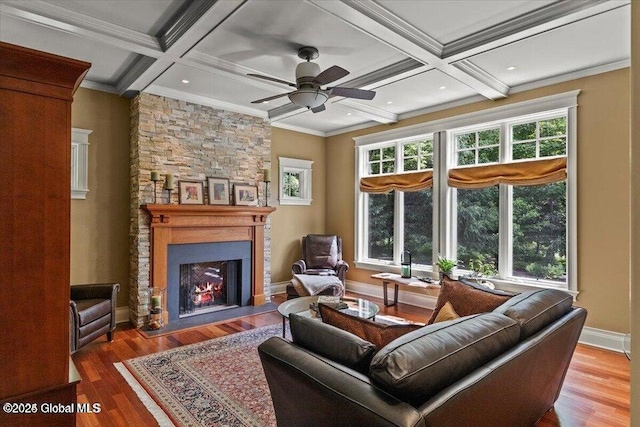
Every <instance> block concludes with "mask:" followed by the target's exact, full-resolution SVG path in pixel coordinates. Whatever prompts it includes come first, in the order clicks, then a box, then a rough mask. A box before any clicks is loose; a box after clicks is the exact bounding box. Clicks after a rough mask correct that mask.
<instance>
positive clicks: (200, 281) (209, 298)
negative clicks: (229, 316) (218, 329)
mask: <svg viewBox="0 0 640 427" xmlns="http://www.w3.org/2000/svg"><path fill="white" fill-rule="evenodd" d="M239 267H240V260H227V261H213V262H197V263H190V264H181V265H180V311H179V317H187V316H193V315H196V314H204V313H208V312H210V311H216V310H222V309H227V308H232V307H237V306H238V300H239V295H238V290H239V287H238V283H237V282H238V278H239V277H240V274H239V273H240V272H239Z"/></svg>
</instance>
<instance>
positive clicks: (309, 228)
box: [270, 127, 334, 283]
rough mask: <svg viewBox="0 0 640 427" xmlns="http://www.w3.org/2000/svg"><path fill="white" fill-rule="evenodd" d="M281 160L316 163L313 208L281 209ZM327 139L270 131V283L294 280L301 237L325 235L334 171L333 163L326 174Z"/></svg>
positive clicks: (291, 207) (295, 207)
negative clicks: (327, 179)
mask: <svg viewBox="0 0 640 427" xmlns="http://www.w3.org/2000/svg"><path fill="white" fill-rule="evenodd" d="M278 157H290V158H294V159H303V160H313V175H312V185H313V186H312V189H311V193H312V198H313V201H312V202H311V206H289V205H287V206H279V205H278V203H277V200H278V189H279V179H278V178H279V177H278V168H279V163H278ZM326 167H327V164H326V161H325V138H323V137H319V136H313V135H308V134H304V133H299V132H294V131H290V130H285V129H279V128H276V127H273V128H272V129H271V176H272V182H271V188H270V193H271V202H272V205H273V206H276V207H277V209H276V211H275V212H274V213H273V214H272V215H271V282H272V283H278V282H284V281H287V280H289V279H291V264H293V263H294V262H295V261H297V260H299V259H300V256H301V246H300V242H301V239H302V236H304V235H307V234H310V233H318V234H321V233H324V230H325V206H326V194H325V188H326V187H325V173H326V172H331V171H333V170H334V165H333V160H332V164H331V165H329V170H328V171H327V170H326Z"/></svg>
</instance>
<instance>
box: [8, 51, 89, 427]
mask: <svg viewBox="0 0 640 427" xmlns="http://www.w3.org/2000/svg"><path fill="white" fill-rule="evenodd" d="M90 66H91V64H89V63H86V62H81V61H76V60H73V59H68V58H63V57H60V56H56V55H51V54H48V53H44V52H39V51H35V50H31V49H27V48H24V47H20V46H15V45H11V44H7V43H1V42H0V402H1V403H2V404H3V405H4V404H5V403H7V402H29V403H33V402H35V403H36V404H37V405H38V407H37V411H36V412H37V413H36V414H23V415H15V414H7V413H6V412H5V410H2V411H0V425H3V426H4V425H45V424H46V425H75V414H74V413H72V414H44V413H43V411H42V407H41V406H40V405H41V404H42V403H45V404H49V403H50V404H54V405H55V404H69V403H75V402H76V384H77V382H78V380H79V378H77V376H74V375H73V371H75V367H74V366H73V363H72V362H71V361H70V358H69V286H70V285H69V244H70V203H71V184H70V182H71V160H70V158H71V102H72V101H73V94H74V92H75V90H76V89H77V88H78V86H79V84H80V82H81V81H82V79H83V78H84V76H85V74H86V73H87V71H88V69H89V67H90ZM3 409H4V406H3ZM41 417H42V418H41Z"/></svg>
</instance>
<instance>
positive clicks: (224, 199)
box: [207, 178, 230, 205]
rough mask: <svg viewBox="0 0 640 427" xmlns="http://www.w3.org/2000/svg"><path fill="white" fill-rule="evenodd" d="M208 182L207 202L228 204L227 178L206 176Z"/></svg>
mask: <svg viewBox="0 0 640 427" xmlns="http://www.w3.org/2000/svg"><path fill="white" fill-rule="evenodd" d="M207 182H208V183H209V204H210V205H228V204H229V199H230V195H229V180H228V179H227V178H207Z"/></svg>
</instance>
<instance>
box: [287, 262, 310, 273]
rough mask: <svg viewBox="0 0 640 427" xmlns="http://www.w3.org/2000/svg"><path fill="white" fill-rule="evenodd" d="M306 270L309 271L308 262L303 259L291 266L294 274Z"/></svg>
mask: <svg viewBox="0 0 640 427" xmlns="http://www.w3.org/2000/svg"><path fill="white" fill-rule="evenodd" d="M305 271H307V264H306V263H305V262H304V260H302V259H301V260H298V261H296V262H294V263H293V265H292V266H291V272H292V273H293V274H304V272H305Z"/></svg>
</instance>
